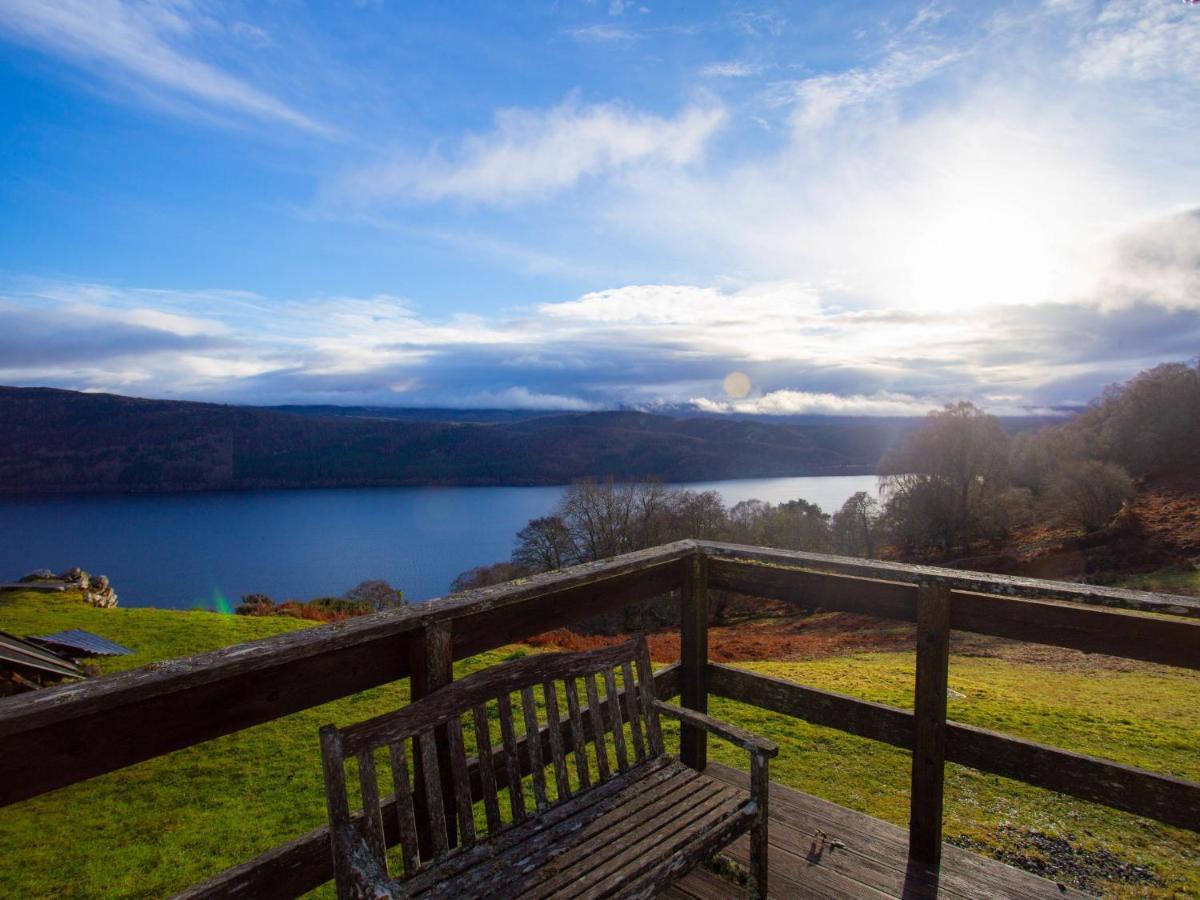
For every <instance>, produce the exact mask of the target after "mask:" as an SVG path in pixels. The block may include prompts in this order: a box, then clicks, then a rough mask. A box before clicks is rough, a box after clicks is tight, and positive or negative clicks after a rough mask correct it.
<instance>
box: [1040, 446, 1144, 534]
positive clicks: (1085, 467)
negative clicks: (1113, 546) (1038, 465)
mask: <svg viewBox="0 0 1200 900" xmlns="http://www.w3.org/2000/svg"><path fill="white" fill-rule="evenodd" d="M1132 496H1133V480H1132V479H1131V478H1130V477H1129V475H1128V474H1126V472H1125V470H1124V469H1122V468H1121V467H1120V466H1117V465H1114V464H1113V463H1106V462H1100V461H1098V460H1094V459H1089V460H1083V461H1080V462H1079V463H1077V464H1076V465H1073V466H1063V467H1061V468H1060V469H1059V470H1058V472H1057V474H1056V476H1055V478H1054V481H1053V482H1052V483H1051V485H1050V490H1049V491H1048V492H1047V500H1048V502H1047V508H1048V509H1049V510H1053V516H1054V518H1055V519H1057V520H1058V521H1060V522H1063V523H1066V524H1070V525H1079V526H1081V527H1082V528H1083V529H1084V530H1086V531H1095V530H1097V529H1099V528H1103V527H1104V526H1105V525H1107V524H1108V522H1109V520H1110V519H1112V517H1113V516H1115V515H1116V514H1117V513H1118V512H1120V510H1121V507H1122V506H1123V505H1124V504H1125V501H1126V500H1128V499H1129V498H1131V497H1132Z"/></svg>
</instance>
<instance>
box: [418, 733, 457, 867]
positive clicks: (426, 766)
mask: <svg viewBox="0 0 1200 900" xmlns="http://www.w3.org/2000/svg"><path fill="white" fill-rule="evenodd" d="M417 743H418V745H419V746H420V749H421V763H422V766H421V769H422V776H423V778H424V781H425V798H426V802H425V814H426V815H427V816H429V836H430V840H431V846H432V847H433V858H434V859H440V858H441V857H443V856H445V855H446V853H447V851H448V850H449V845H448V842H447V840H446V807H445V802H444V799H443V797H442V777H441V772H440V771H439V769H438V746H437V744H438V741H437V736H436V735H435V734H434V733H433V731H432V730H430V731H425V732H422V733H421V734H419V735H417ZM418 833H419V832H418Z"/></svg>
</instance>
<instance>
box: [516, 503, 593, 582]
mask: <svg viewBox="0 0 1200 900" xmlns="http://www.w3.org/2000/svg"><path fill="white" fill-rule="evenodd" d="M512 561H513V562H514V563H516V564H517V565H518V566H521V567H522V568H524V569H528V570H529V571H530V572H550V571H553V570H554V569H561V568H562V567H563V566H569V565H572V564H574V563H576V562H578V561H579V548H578V547H577V546H576V545H575V539H574V537H573V536H572V535H571V529H570V528H568V527H567V523H566V522H564V521H563V520H562V519H561V518H560V517H559V516H543V517H542V518H540V519H532V520H530V522H529V524H528V525H526V526H525V527H524V528H522V529H521V530H520V531H518V532H517V547H516V549H515V550H513V555H512Z"/></svg>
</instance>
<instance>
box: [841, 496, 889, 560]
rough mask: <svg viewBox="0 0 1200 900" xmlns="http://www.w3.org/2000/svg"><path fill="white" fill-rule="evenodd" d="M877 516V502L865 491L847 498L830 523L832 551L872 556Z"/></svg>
mask: <svg viewBox="0 0 1200 900" xmlns="http://www.w3.org/2000/svg"><path fill="white" fill-rule="evenodd" d="M878 518H879V503H878V502H877V501H876V500H875V498H874V497H872V496H871V495H870V494H868V493H867V492H866V491H859V492H858V493H857V494H854V495H853V496H852V497H850V498H849V499H847V500H846V502H845V503H843V504H842V508H841V509H839V510H838V511H837V512H835V513H834V514H833V520H832V522H831V523H830V526H831V531H832V532H833V549H834V551H835V552H837V553H841V554H843V555H845V556H862V557H866V558H867V559H870V558H872V557H874V555H875V523H876V521H877V520H878Z"/></svg>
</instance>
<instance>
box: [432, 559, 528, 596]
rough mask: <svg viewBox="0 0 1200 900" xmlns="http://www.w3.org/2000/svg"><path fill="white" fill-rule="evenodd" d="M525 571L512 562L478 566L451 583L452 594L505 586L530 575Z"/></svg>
mask: <svg viewBox="0 0 1200 900" xmlns="http://www.w3.org/2000/svg"><path fill="white" fill-rule="evenodd" d="M528 574H529V572H527V571H526V570H525V569H523V568H521V567H520V566H518V565H514V564H513V563H510V562H498V563H492V565H490V566H476V567H475V568H474V569H468V570H467V571H465V572H463V573H462V574H461V575H459V576H458V577H457V578H455V579H454V581H452V582H451V583H450V593H452V594H461V593H462V592H463V591H469V590H472V589H474V588H481V587H488V586H490V585H493V584H503V583H504V582H506V581H512V580H513V579H515V578H524V577H525V576H526V575H528Z"/></svg>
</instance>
